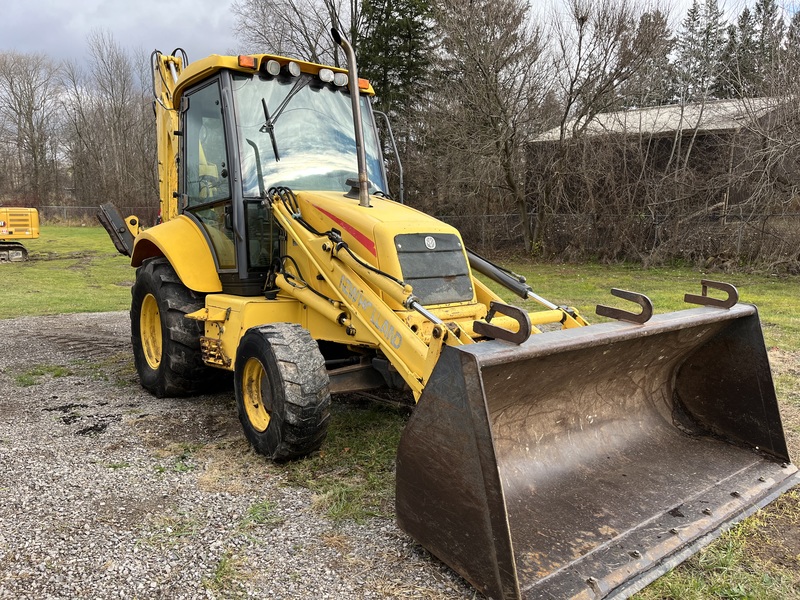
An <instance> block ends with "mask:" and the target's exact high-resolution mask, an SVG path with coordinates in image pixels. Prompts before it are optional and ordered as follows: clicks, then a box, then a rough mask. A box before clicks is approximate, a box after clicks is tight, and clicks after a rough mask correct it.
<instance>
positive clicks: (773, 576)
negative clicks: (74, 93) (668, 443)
mask: <svg viewBox="0 0 800 600" xmlns="http://www.w3.org/2000/svg"><path fill="white" fill-rule="evenodd" d="M26 246H27V248H28V249H29V252H30V256H31V260H30V261H28V262H26V263H9V264H0V281H1V282H2V286H0V289H2V292H0V318H13V317H17V316H24V315H46V314H59V313H72V312H97V311H110V310H127V309H128V306H129V303H130V286H131V283H132V281H133V278H134V269H132V268H131V267H130V266H129V263H128V259H127V258H126V257H123V256H121V255H119V254H118V253H117V252H116V250H115V249H114V246H113V245H112V244H111V242H110V240H109V239H108V237H107V235H106V233H105V231H104V230H103V229H102V228H100V227H60V226H45V227H43V228H42V235H41V237H40V238H39V239H38V240H34V241H31V242H27V243H26ZM507 266H509V267H511V268H512V269H514V270H515V271H517V272H519V273H520V274H523V275H525V276H526V277H527V279H528V282H529V283H530V284H531V286H532V287H533V288H534V290H536V291H537V292H538V293H540V294H541V295H542V296H544V297H546V298H548V299H550V300H551V301H553V302H556V303H557V304H569V305H573V306H575V307H577V308H578V309H579V310H580V311H581V312H582V314H583V315H584V316H585V317H586V318H587V319H588V320H590V321H592V322H597V321H599V320H601V319H599V318H598V317H595V316H594V306H595V305H596V304H598V303H603V304H609V305H613V306H618V307H620V308H630V306H626V303H625V302H624V301H622V300H619V299H617V298H614V297H613V296H611V295H610V293H609V290H610V288H612V287H617V288H623V289H629V290H634V291H639V292H642V293H645V294H647V295H648V296H649V297H650V298H651V299H652V300H653V303H654V305H655V311H656V312H657V313H658V312H667V311H671V310H677V309H680V308H683V307H685V305H684V304H683V295H684V293H687V292H690V293H696V294H698V293H700V279H701V278H708V279H720V280H723V281H727V282H729V283H732V284H734V285H736V286H737V287H738V288H739V292H740V296H741V300H742V301H743V302H751V303H754V304H756V305H757V306H758V307H759V311H760V315H761V319H762V324H763V329H764V334H765V339H766V343H767V347H768V348H769V351H770V360H771V363H772V367H773V372H774V376H775V383H776V387H777V390H778V396H779V399H780V401H781V406H782V411H783V417H784V428H785V430H786V433H787V437H788V440H789V444H790V450H791V452H792V454H793V456H794V457H795V458H796V457H797V456H798V455H800V294H798V291H800V281H798V279H796V278H779V277H771V276H769V275H752V274H742V273H737V274H720V273H701V272H699V271H696V270H694V269H690V268H683V267H681V268H678V267H675V268H672V267H670V268H658V269H649V270H645V269H642V268H639V267H636V266H631V265H595V264H588V265H572V264H528V263H516V264H509V265H507ZM502 295H503V296H504V297H505V298H506V299H507V300H508V301H510V302H513V303H516V304H518V305H523V306H529V307H531V308H532V307H533V306H534V305H533V303H532V302H530V301H526V302H522V301H520V300H519V299H516V298H514V297H513V296H512V295H511V294H508V293H505V292H502ZM406 418H407V413H406V412H404V411H403V410H398V409H395V408H391V407H384V406H379V405H375V404H371V403H364V402H360V401H357V400H356V401H350V402H344V403H343V402H339V403H336V404H335V408H334V419H333V423H332V425H331V431H330V434H329V437H328V441H327V442H326V445H325V446H324V448H323V451H322V452H321V453H320V454H318V455H317V456H315V457H312V458H311V459H308V460H304V461H298V462H295V463H290V464H289V465H285V466H283V467H281V468H282V469H283V470H284V472H285V473H286V475H287V479H288V480H289V481H290V482H292V483H294V484H298V485H303V486H306V487H309V488H311V489H312V490H314V491H315V493H316V497H317V499H318V503H317V508H318V509H319V510H320V511H322V512H324V513H326V514H327V515H328V516H329V517H331V518H333V519H342V520H356V521H358V520H360V519H366V518H370V517H371V516H373V515H384V516H392V515H393V491H394V449H395V448H396V445H397V440H398V439H399V435H400V432H401V430H402V427H403V424H404V423H405V420H406ZM637 598H640V599H641V600H656V599H661V598H676V599H677V598H698V599H699V598H754V599H760V598H764V599H769V598H775V599H779V598H800V491H798V490H797V489H795V490H794V491H793V492H790V493H789V494H786V495H785V496H784V497H782V498H781V499H780V500H779V501H778V502H776V503H774V504H773V505H771V506H770V507H768V508H767V509H765V510H763V511H760V512H759V513H757V514H756V515H755V516H753V517H751V518H750V519H747V520H746V521H744V522H743V523H742V524H740V525H737V526H735V527H734V528H733V529H732V530H731V531H730V532H728V533H727V534H724V535H723V536H722V538H720V540H719V541H718V542H716V543H715V544H713V545H711V546H709V547H708V548H706V549H705V550H703V551H701V552H700V553H699V554H697V555H696V556H695V557H693V558H692V559H690V560H689V561H687V562H686V563H684V564H682V565H681V566H680V567H678V568H677V569H675V570H674V571H673V572H671V573H670V574H668V575H666V576H664V577H662V578H661V579H659V580H658V581H657V582H655V583H654V584H653V585H651V586H650V587H648V588H647V589H645V590H644V591H643V592H641V593H640V594H639V595H638V596H637Z"/></svg>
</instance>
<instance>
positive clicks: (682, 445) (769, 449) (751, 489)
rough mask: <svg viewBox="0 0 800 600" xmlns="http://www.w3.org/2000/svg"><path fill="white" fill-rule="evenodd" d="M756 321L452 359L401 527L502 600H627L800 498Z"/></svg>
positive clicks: (693, 322)
mask: <svg viewBox="0 0 800 600" xmlns="http://www.w3.org/2000/svg"><path fill="white" fill-rule="evenodd" d="M798 482H799V481H798V476H797V469H796V468H795V467H794V466H793V465H791V464H790V461H789V456H788V451H787V447H786V441H785V438H784V434H783V429H782V426H781V421H780V415H779V413H778V405H777V400H776V397H775V390H774V386H773V383H772V377H771V374H770V369H769V363H768V360H767V353H766V348H765V345H764V340H763V337H762V334H761V328H760V324H759V319H758V313H757V311H756V309H755V307H753V306H750V305H744V304H736V305H734V306H733V307H732V308H730V309H729V310H725V309H719V308H709V307H703V308H695V309H689V310H684V311H680V312H675V313H668V314H664V315H658V316H656V317H653V319H652V320H651V321H649V322H648V323H647V324H645V325H634V324H630V323H622V322H614V323H604V324H600V325H593V326H591V327H580V328H576V329H568V330H561V331H554V332H547V333H542V334H539V335H534V336H532V337H531V338H530V339H528V340H527V341H526V342H524V343H523V344H521V345H514V344H509V343H507V342H502V341H489V342H482V343H479V344H474V345H470V346H462V347H458V348H456V347H450V346H447V347H445V348H444V351H443V353H442V356H441V359H440V361H439V363H438V364H437V366H436V368H435V369H434V372H433V374H432V376H431V379H430V381H429V382H428V384H427V386H426V387H425V390H424V392H423V394H422V397H421V398H420V401H419V403H418V405H417V407H416V409H415V411H414V414H413V415H412V417H411V420H410V421H409V423H408V425H407V426H406V429H405V431H404V432H403V437H402V439H401V442H400V447H399V450H398V457H397V519H398V522H399V524H400V526H401V527H402V528H403V529H404V530H405V531H406V532H408V533H409V534H410V535H411V536H412V537H414V538H415V539H416V540H417V541H419V542H420V543H421V544H422V545H423V546H424V547H425V548H427V549H428V550H430V551H431V552H432V553H433V554H434V555H436V556H437V557H439V558H440V559H441V560H442V561H444V562H445V563H447V564H448V565H450V566H451V567H452V568H453V569H454V570H456V571H457V572H458V573H460V574H461V575H463V576H464V577H465V578H466V579H467V580H468V581H469V582H470V583H472V584H473V585H474V586H475V587H476V588H477V589H478V590H480V591H481V592H483V593H485V594H486V595H487V596H489V597H491V598H496V599H499V598H503V599H506V598H509V599H511V598H514V599H516V598H586V599H589V598H591V599H594V598H606V597H609V598H610V597H627V596H628V595H630V594H632V593H634V592H635V591H637V590H639V589H641V588H642V587H644V586H645V585H646V584H647V583H649V582H650V581H652V580H653V579H655V578H656V577H658V576H660V575H661V574H663V573H665V572H666V571H668V570H669V569H671V568H672V567H674V566H675V565H676V564H678V563H679V562H681V561H682V560H684V559H685V558H687V557H688V556H690V555H691V554H693V553H694V552H696V551H697V550H698V549H699V548H700V547H702V546H703V545H705V544H707V543H708V542H709V541H711V540H712V539H713V538H714V537H715V536H716V535H718V534H719V533H720V532H721V531H722V530H724V529H725V528H726V526H729V525H730V524H732V523H734V522H736V521H738V520H740V519H742V518H744V517H745V516H747V515H748V514H750V513H752V512H754V511H755V510H756V509H757V508H759V507H761V506H763V505H765V504H767V503H768V502H770V501H771V500H772V499H774V498H775V497H777V496H778V495H779V494H780V493H782V492H783V491H785V490H787V489H788V488H790V487H791V486H792V485H794V484H795V483H798Z"/></svg>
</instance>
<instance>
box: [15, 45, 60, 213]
mask: <svg viewBox="0 0 800 600" xmlns="http://www.w3.org/2000/svg"><path fill="white" fill-rule="evenodd" d="M57 73H58V66H57V64H56V63H54V62H53V60H52V59H50V58H49V57H47V56H45V55H43V54H18V53H15V52H10V53H5V54H0V116H1V117H2V121H0V122H1V123H2V130H1V131H0V135H2V138H0V144H2V145H3V146H4V155H5V160H4V163H5V166H6V167H7V168H8V169H9V172H7V173H6V178H7V179H6V184H7V185H8V189H6V190H5V191H6V192H7V193H8V192H10V193H12V194H14V195H16V196H18V197H20V198H21V200H23V201H25V202H27V203H30V204H36V203H41V202H46V201H47V200H48V199H49V198H51V197H52V196H53V195H54V194H55V193H56V192H57V181H58V172H59V171H58V164H57V157H58V152H57V144H56V142H55V140H56V133H57V130H58V126H59V122H60V115H59V111H58V97H59V93H60V90H59V84H58V77H57Z"/></svg>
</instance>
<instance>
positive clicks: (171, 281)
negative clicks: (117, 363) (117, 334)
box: [130, 258, 217, 398]
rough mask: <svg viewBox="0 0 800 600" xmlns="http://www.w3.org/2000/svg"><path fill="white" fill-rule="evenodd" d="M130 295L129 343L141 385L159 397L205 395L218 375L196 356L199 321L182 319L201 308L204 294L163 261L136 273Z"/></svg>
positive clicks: (152, 261)
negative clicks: (203, 393) (192, 287)
mask: <svg viewBox="0 0 800 600" xmlns="http://www.w3.org/2000/svg"><path fill="white" fill-rule="evenodd" d="M131 295H132V300H131V313H130V315H131V343H132V345H133V358H134V362H135V364H136V372H137V373H138V374H139V381H140V382H141V384H142V387H144V388H145V389H146V390H147V391H149V392H150V393H151V394H153V395H155V396H156V397H158V398H164V397H175V396H190V395H194V394H198V393H200V392H204V391H208V387H209V385H210V384H211V383H212V381H213V379H214V378H215V377H216V376H217V374H216V373H215V371H214V370H213V369H212V368H210V367H208V366H207V365H206V364H205V363H204V362H203V359H202V354H201V352H200V336H202V335H203V333H204V327H203V323H202V321H195V320H193V319H187V318H186V315H187V314H188V313H191V312H194V311H196V310H199V309H201V308H203V306H205V297H204V295H203V294H199V293H197V292H194V291H192V290H190V289H189V288H187V287H186V286H185V285H183V283H181V280H180V279H179V278H178V274H177V273H176V272H175V269H173V268H172V265H171V264H169V261H168V260H167V259H166V258H154V259H149V260H147V261H145V263H144V264H143V265H142V266H141V267H139V268H138V269H137V270H136V283H134V285H133V289H132V290H131Z"/></svg>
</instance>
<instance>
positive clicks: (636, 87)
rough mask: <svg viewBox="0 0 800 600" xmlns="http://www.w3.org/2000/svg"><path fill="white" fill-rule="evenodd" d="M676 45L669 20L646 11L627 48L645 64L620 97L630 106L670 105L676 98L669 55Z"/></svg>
mask: <svg viewBox="0 0 800 600" xmlns="http://www.w3.org/2000/svg"><path fill="white" fill-rule="evenodd" d="M674 45H675V40H674V39H673V37H672V31H671V30H670V28H669V24H668V23H667V17H666V15H665V14H664V13H662V12H661V11H659V10H654V11H652V12H646V13H644V14H642V16H641V17H640V18H639V23H638V26H637V28H636V31H635V32H634V35H633V36H631V37H630V40H629V41H628V43H627V45H626V46H627V47H626V49H625V51H626V52H629V53H630V54H631V55H632V56H641V57H642V59H641V61H642V64H641V66H640V67H639V68H638V70H636V71H635V72H634V73H633V75H631V77H630V79H628V80H627V81H626V82H625V83H624V84H623V85H622V86H621V90H620V94H621V96H622V98H623V104H624V105H625V106H628V107H638V106H658V105H659V104H668V103H669V102H670V101H672V100H673V99H674V97H675V90H674V87H673V85H672V82H673V77H672V75H671V73H672V65H671V63H670V58H669V55H670V54H671V52H672V49H673V47H674Z"/></svg>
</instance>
